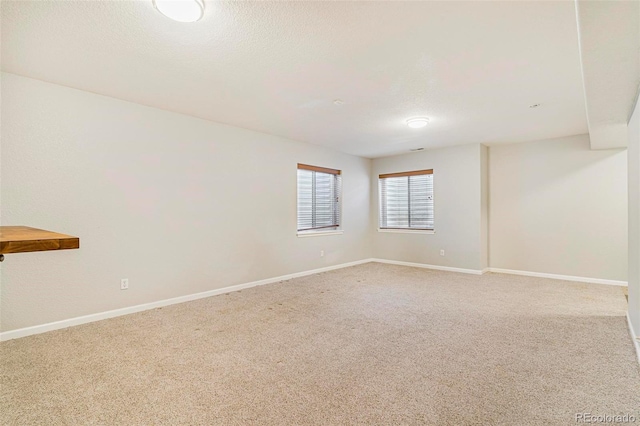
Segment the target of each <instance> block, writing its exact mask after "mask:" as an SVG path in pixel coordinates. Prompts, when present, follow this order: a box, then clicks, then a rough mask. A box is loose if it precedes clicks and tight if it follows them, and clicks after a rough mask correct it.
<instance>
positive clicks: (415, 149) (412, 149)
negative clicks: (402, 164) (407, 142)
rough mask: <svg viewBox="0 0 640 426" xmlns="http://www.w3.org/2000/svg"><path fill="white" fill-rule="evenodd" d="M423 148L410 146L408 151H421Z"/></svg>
mask: <svg viewBox="0 0 640 426" xmlns="http://www.w3.org/2000/svg"><path fill="white" fill-rule="evenodd" d="M423 149H424V148H411V149H410V150H409V151H411V152H416V151H422V150H423Z"/></svg>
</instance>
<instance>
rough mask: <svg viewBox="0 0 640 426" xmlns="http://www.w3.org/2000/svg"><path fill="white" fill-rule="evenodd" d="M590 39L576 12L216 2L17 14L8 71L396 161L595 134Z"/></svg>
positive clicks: (8, 10)
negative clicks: (585, 72)
mask: <svg viewBox="0 0 640 426" xmlns="http://www.w3.org/2000/svg"><path fill="white" fill-rule="evenodd" d="M577 34H578V32H577V24H576V12H575V6H574V3H573V2H572V1H554V2H545V1H522V2H512V1H506V2H498V1H492V2H433V1H431V2H364V1H362V2H303V1H297V2H248V1H240V2H220V1H210V0H207V1H206V12H205V17H204V18H203V19H202V20H201V21H199V22H196V23H192V24H184V23H177V22H173V21H171V20H169V19H167V18H166V17H164V16H162V15H160V14H159V13H158V12H157V11H155V10H154V9H153V7H152V3H151V0H145V1H7V0H3V1H2V69H3V70H4V71H7V72H11V73H16V74H20V75H23V76H27V77H32V78H37V79H41V80H45V81H49V82H53V83H58V84H62V85H66V86H70V87H74V88H78V89H83V90H87V91H91V92H95V93H99V94H103V95H108V96H113V97H116V98H120V99H124V100H128V101H133V102H137V103H140V104H144V105H149V106H153V107H158V108H162V109H166V110H170V111H176V112H180V113H184V114H189V115H193V116H196V117H201V118H205V119H208V120H213V121H217V122H221V123H227V124H231V125H234V126H238V127H243V128H247V129H253V130H258V131H262V132H266V133H270V134H274V135H279V136H284V137H287V138H291V139H294V140H299V141H303V142H309V143H313V144H318V145H325V146H328V147H332V148H335V149H338V150H341V151H344V152H347V153H351V154H356V155H361V156H365V157H380V156H385V155H390V154H395V153H400V152H406V151H408V150H409V149H411V148H417V147H425V148H432V147H439V146H447V145H457V144H465V143H477V142H481V143H503V142H521V141H529V140H537V139H544V138H554V137H560V136H566V135H574V134H580V133H586V132H587V121H586V112H585V100H584V92H583V86H582V75H581V68H580V57H579V48H578V36H577ZM335 99H341V100H343V101H344V104H343V105H341V106H336V105H334V104H333V101H334V100H335ZM536 103H540V104H542V105H541V106H540V107H539V108H535V109H531V108H529V105H531V104H536ZM416 115H426V116H428V117H430V119H431V124H430V125H429V126H428V127H426V128H423V129H417V130H416V129H410V128H408V127H407V126H406V125H405V124H404V121H405V119H407V118H409V117H411V116H416Z"/></svg>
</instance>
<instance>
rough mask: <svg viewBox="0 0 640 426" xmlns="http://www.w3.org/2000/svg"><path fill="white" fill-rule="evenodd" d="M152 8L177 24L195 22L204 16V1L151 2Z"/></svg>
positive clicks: (154, 0)
mask: <svg viewBox="0 0 640 426" xmlns="http://www.w3.org/2000/svg"><path fill="white" fill-rule="evenodd" d="M153 7H155V8H156V9H157V10H158V12H160V13H162V14H163V15H164V16H166V17H167V18H171V19H173V20H174V21H178V22H196V21H198V20H200V18H202V15H204V0H153Z"/></svg>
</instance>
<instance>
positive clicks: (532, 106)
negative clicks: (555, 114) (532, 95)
mask: <svg viewBox="0 0 640 426" xmlns="http://www.w3.org/2000/svg"><path fill="white" fill-rule="evenodd" d="M540 105H541V104H533V105H529V108H538V107H539V106H540Z"/></svg>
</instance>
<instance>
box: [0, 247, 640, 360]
mask: <svg viewBox="0 0 640 426" xmlns="http://www.w3.org/2000/svg"><path fill="white" fill-rule="evenodd" d="M369 262H378V263H387V264H392V265H401V266H411V267H414V268H424V269H434V270H438V271H448V272H460V273H464V274H472V275H482V274H484V273H485V272H498V273H504V274H514V275H526V276H532V277H542V278H553V279H559V280H565V281H579V282H585V283H595V284H613V285H622V286H626V285H627V282H626V281H614V280H603V279H599V278H584V277H573V276H567V275H555V274H545V273H539V272H527V271H514V270H510V269H499V268H485V269H482V270H479V269H464V268H455V267H451V266H439V265H429V264H424V263H413V262H403V261H400V260H387V259H373V258H372V259H362V260H358V261H355V262H348V263H341V264H339V265H334V266H327V267H324V268H318V269H312V270H309V271H303V272H297V273H295V274H288V275H282V276H279V277H273V278H267V279H264V280H260V281H253V282H249V283H244V284H237V285H233V286H229V287H223V288H218V289H214V290H209V291H204V292H202V293H196V294H188V295H186V296H179V297H174V298H172V299H165V300H159V301H156V302H151V303H144V304H142V305H136V306H129V307H126V308H120V309H114V310H111V311H106V312H99V313H96V314H90V315H84V316H81V317H75V318H69V319H66V320H61V321H55V322H50V323H47V324H41V325H35V326H32V327H25V328H20V329H17V330H10V331H5V332H3V333H0V341H5V340H11V339H18V338H20V337H26V336H31V335H34V334H40V333H45V332H47V331H53V330H60V329H63V328H67V327H72V326H75V325H81V324H87V323H91V322H95V321H100V320H104V319H108V318H114V317H119V316H122V315H128V314H133V313H136V312H142V311H146V310H150V309H155V308H161V307H163V306H169V305H175V304H178V303H184V302H189V301H192V300H197V299H203V298H205V297H211V296H217V295H219V294H224V293H231V292H233V291H238V290H243V289H245V288H251V287H256V286H260V285H265V284H271V283H276V282H280V281H286V280H290V279H293V278H299V277H304V276H307V275H313V274H318V273H321V272H327V271H333V270H335V269H341V268H348V267H350V266H356V265H361V264H363V263H369ZM629 326H630V327H631V323H629ZM635 344H636V345H637V344H638V342H637V340H636V341H635ZM636 349H638V347H637V346H636ZM639 354H640V350H639ZM639 356H640V355H639Z"/></svg>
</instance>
